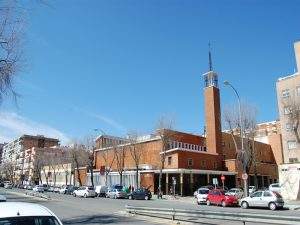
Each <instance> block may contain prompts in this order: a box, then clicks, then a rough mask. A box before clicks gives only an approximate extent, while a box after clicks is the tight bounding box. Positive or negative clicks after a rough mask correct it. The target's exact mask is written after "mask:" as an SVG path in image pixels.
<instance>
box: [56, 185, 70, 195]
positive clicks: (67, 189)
mask: <svg viewBox="0 0 300 225" xmlns="http://www.w3.org/2000/svg"><path fill="white" fill-rule="evenodd" d="M73 191H74V186H73V185H63V186H62V187H61V188H60V189H59V193H60V194H68V195H70V194H72V193H73Z"/></svg>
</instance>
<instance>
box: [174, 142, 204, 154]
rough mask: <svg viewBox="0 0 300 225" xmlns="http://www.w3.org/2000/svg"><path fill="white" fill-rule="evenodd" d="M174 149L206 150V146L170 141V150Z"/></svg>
mask: <svg viewBox="0 0 300 225" xmlns="http://www.w3.org/2000/svg"><path fill="white" fill-rule="evenodd" d="M174 149H178V150H183V151H196V152H207V149H206V146H201V145H195V144H190V143H184V142H179V141H172V142H170V150H174Z"/></svg>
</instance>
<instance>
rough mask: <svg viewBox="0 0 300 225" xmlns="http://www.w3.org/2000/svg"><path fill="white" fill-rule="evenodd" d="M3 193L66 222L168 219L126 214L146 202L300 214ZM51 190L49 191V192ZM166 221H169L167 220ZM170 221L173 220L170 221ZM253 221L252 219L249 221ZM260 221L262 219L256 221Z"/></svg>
mask: <svg viewBox="0 0 300 225" xmlns="http://www.w3.org/2000/svg"><path fill="white" fill-rule="evenodd" d="M0 194H3V195H5V196H6V197H7V198H8V201H25V202H34V203H39V204H42V205H44V206H46V207H48V208H49V209H51V210H52V211H53V212H54V213H55V214H56V215H57V216H58V217H59V218H61V220H62V221H63V223H64V224H70V225H77V224H81V225H95V224H126V225H129V224H136V225H138V224H145V225H147V224H157V223H164V222H165V221H162V220H155V219H153V218H150V220H149V218H148V219H147V222H146V221H144V220H141V219H140V217H139V219H137V218H135V217H134V218H133V217H128V216H124V209H125V205H133V206H145V207H155V208H178V209H206V210H218V211H226V212H247V213H254V214H255V213H259V214H262V213H266V214H269V215H270V214H274V215H285V216H296V215H298V216H300V215H299V214H300V213H299V211H293V210H279V211H270V210H267V209H247V210H244V209H241V208H239V207H226V208H222V207H216V206H205V205H202V206H198V205H196V204H195V203H194V202H192V201H191V202H181V201H177V200H157V199H153V200H150V201H137V200H127V199H117V200H116V199H106V198H87V199H85V198H78V197H77V198H75V197H73V196H71V195H61V194H56V193H49V195H50V196H51V199H52V200H43V199H39V198H35V197H28V196H25V195H24V190H17V189H13V190H5V189H3V188H1V189H0ZM47 194H48V193H47ZM203 222H204V223H205V224H222V225H223V224H224V225H226V224H228V225H229V224H230V225H235V224H237V225H238V224H241V223H240V222H232V221H228V222H227V221H216V220H203ZM165 223H166V222H165ZM167 224H169V222H168V223H167ZM247 224H249V225H251V223H247ZM255 225H258V223H255Z"/></svg>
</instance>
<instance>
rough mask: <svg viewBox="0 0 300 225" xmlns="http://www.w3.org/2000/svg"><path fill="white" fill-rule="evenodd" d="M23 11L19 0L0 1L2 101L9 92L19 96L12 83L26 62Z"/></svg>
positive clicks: (0, 93)
mask: <svg viewBox="0 0 300 225" xmlns="http://www.w3.org/2000/svg"><path fill="white" fill-rule="evenodd" d="M23 11H24V10H23V9H21V8H20V6H19V4H18V1H1V2H0V101H2V99H3V97H4V95H7V94H12V95H13V96H14V97H16V96H17V95H16V92H15V91H14V89H13V85H12V84H13V78H14V77H15V75H16V74H17V73H18V71H19V70H20V69H21V67H22V65H23V63H24V61H23V54H22V38H23V30H24V29H23V28H24V12H23Z"/></svg>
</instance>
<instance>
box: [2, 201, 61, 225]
mask: <svg viewBox="0 0 300 225" xmlns="http://www.w3.org/2000/svg"><path fill="white" fill-rule="evenodd" d="M0 224H27V225H49V224H53V225H54V224H55V225H62V222H61V221H60V220H59V219H58V217H57V216H56V215H55V214H54V213H53V212H51V211H50V210H49V209H48V208H46V207H45V206H42V205H38V204H33V203H25V202H2V203H1V210H0Z"/></svg>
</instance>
